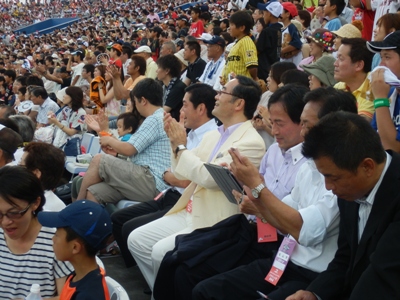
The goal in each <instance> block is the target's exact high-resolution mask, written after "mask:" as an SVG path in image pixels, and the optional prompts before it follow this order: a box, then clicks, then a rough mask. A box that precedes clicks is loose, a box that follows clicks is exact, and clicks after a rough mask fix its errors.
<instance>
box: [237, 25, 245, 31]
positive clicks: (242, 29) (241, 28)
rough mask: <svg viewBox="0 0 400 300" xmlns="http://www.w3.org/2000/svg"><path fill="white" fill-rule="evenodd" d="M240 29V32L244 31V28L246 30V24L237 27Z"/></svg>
mask: <svg viewBox="0 0 400 300" xmlns="http://www.w3.org/2000/svg"><path fill="white" fill-rule="evenodd" d="M238 29H239V30H240V31H242V32H244V31H245V30H246V26H244V25H243V26H240V27H239V28H238Z"/></svg>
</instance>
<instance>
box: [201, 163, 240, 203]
mask: <svg viewBox="0 0 400 300" xmlns="http://www.w3.org/2000/svg"><path fill="white" fill-rule="evenodd" d="M204 166H205V167H206V169H207V170H208V172H210V174H211V176H212V178H214V180H215V182H216V183H217V184H218V186H219V187H220V189H221V190H222V192H223V193H224V195H225V197H226V198H228V200H229V202H231V203H233V204H237V201H236V199H235V196H233V194H232V190H237V191H238V192H241V191H242V190H243V187H242V185H241V184H240V183H239V181H238V180H237V179H236V178H235V176H233V174H232V173H231V171H229V170H228V169H227V168H225V167H221V166H218V165H213V164H208V163H207V164H204Z"/></svg>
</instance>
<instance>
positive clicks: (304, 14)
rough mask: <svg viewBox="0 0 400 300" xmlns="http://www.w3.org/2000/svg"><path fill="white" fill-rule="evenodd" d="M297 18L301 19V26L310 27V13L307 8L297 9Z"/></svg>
mask: <svg viewBox="0 0 400 300" xmlns="http://www.w3.org/2000/svg"><path fill="white" fill-rule="evenodd" d="M298 14H299V18H300V19H301V20H303V26H304V27H305V28H308V27H310V24H311V15H310V13H309V12H308V11H307V10H299V11H298Z"/></svg>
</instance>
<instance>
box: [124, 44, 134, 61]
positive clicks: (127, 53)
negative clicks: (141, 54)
mask: <svg viewBox="0 0 400 300" xmlns="http://www.w3.org/2000/svg"><path fill="white" fill-rule="evenodd" d="M122 54H126V55H127V56H128V58H130V57H131V56H132V54H133V51H132V48H131V47H129V46H122Z"/></svg>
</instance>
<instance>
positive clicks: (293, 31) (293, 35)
mask: <svg viewBox="0 0 400 300" xmlns="http://www.w3.org/2000/svg"><path fill="white" fill-rule="evenodd" d="M281 31H282V49H283V48H285V47H286V46H288V45H290V46H293V47H295V48H296V49H298V50H300V49H301V47H302V46H303V43H302V42H301V39H300V35H299V32H298V30H297V28H296V26H294V24H289V26H287V27H286V28H282V29H281ZM302 59H303V54H302V52H301V51H299V53H297V54H296V55H294V56H293V57H290V58H281V61H287V62H292V63H294V64H295V65H296V66H298V65H299V63H300V62H301V60H302Z"/></svg>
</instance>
